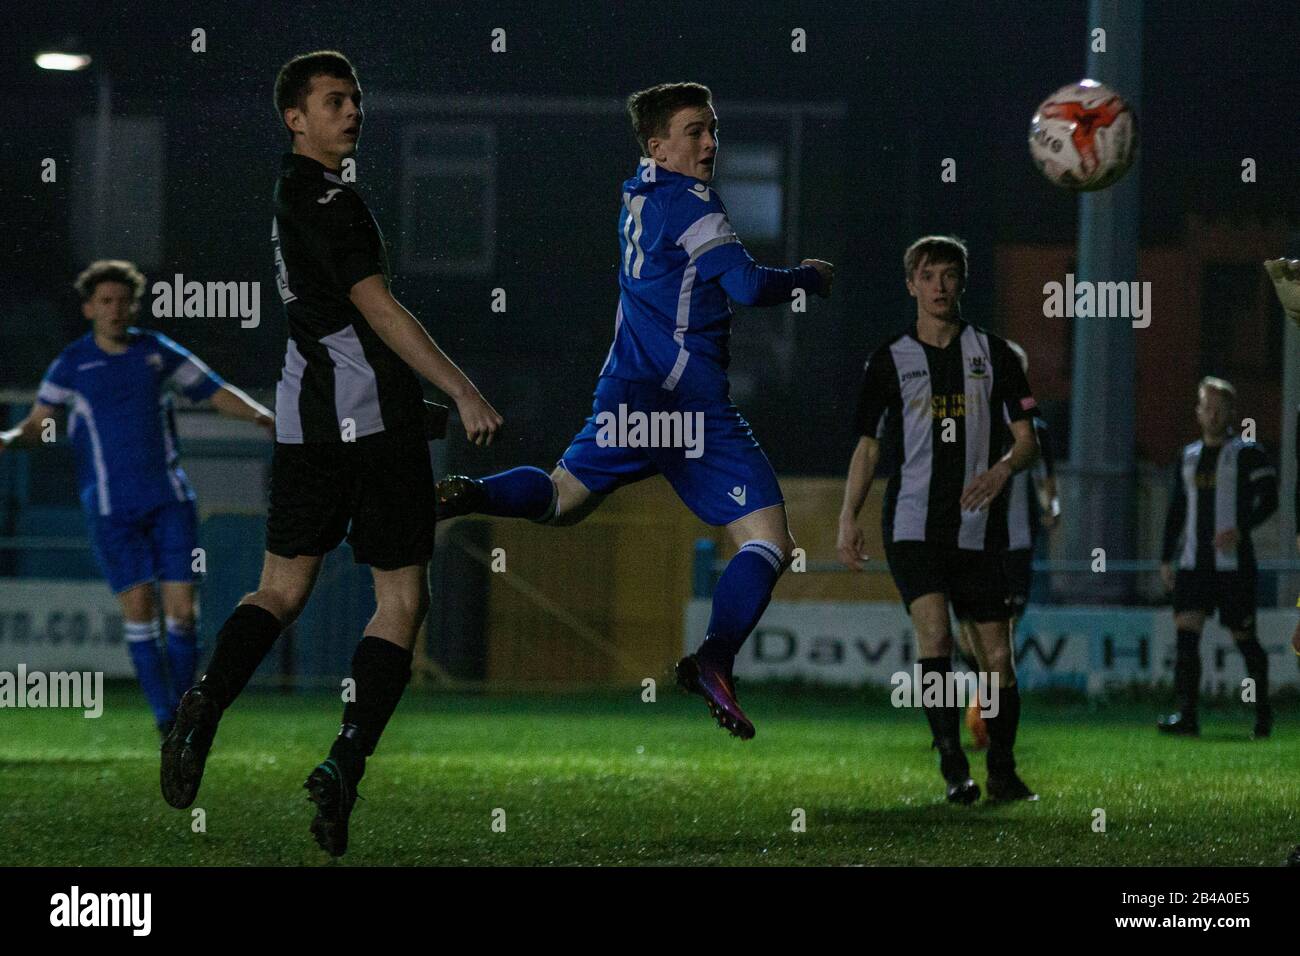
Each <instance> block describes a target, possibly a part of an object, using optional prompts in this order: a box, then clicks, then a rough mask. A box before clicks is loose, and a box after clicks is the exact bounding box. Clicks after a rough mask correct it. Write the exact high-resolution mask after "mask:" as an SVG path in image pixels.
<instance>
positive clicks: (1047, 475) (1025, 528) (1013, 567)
mask: <svg viewBox="0 0 1300 956" xmlns="http://www.w3.org/2000/svg"><path fill="white" fill-rule="evenodd" d="M1007 345H1008V347H1010V349H1011V351H1012V352H1014V353H1016V358H1018V359H1019V360H1020V367H1021V368H1022V369H1024V372H1025V375H1026V376H1028V375H1029V354H1028V353H1027V352H1025V350H1024V349H1023V348H1021V347H1020V345H1018V344H1017V343H1015V342H1012V341H1010V340H1008V341H1007ZM1032 421H1033V425H1034V435H1035V437H1036V438H1037V439H1038V461H1036V462H1034V465H1033V467H1032V468H1029V469H1027V470H1026V471H1020V472H1017V473H1016V474H1015V475H1013V476H1012V477H1011V483H1010V484H1009V485H1008V486H1007V496H1008V497H1007V553H1006V554H1005V555H1004V556H1003V566H1004V567H1005V569H1006V574H1007V588H1008V591H1009V593H1010V601H1011V639H1012V642H1013V645H1014V642H1015V637H1016V622H1017V621H1019V620H1020V618H1021V616H1022V615H1023V614H1024V613H1025V605H1027V604H1028V603H1029V587H1030V583H1031V581H1032V578H1033V564H1034V543H1035V542H1036V541H1037V540H1038V532H1039V530H1040V529H1041V530H1043V531H1051V530H1052V529H1053V528H1055V527H1056V526H1057V524H1059V523H1060V519H1061V500H1060V498H1059V497H1058V496H1057V494H1056V471H1055V468H1054V467H1053V457H1052V443H1051V439H1050V433H1049V432H1048V430H1047V422H1045V421H1043V419H1042V416H1040V415H1035V416H1034V417H1033V419H1032ZM960 623H961V629H960V630H959V631H958V633H957V641H958V644H959V645H960V650H961V653H962V656H963V657H964V658H967V659H968V660H971V661H975V662H976V666H978V661H979V658H978V657H976V655H975V651H974V648H975V643H976V637H975V634H974V630H975V625H974V624H973V623H972V622H971V621H962V622H960ZM981 709H982V706H981V704H980V702H979V701H978V700H972V701H971V702H970V706H969V707H968V708H967V709H966V728H967V729H968V730H969V731H970V732H971V741H972V743H971V749H972V750H983V749H984V748H985V747H987V746H988V744H989V732H988V726H987V724H986V723H985V721H984V717H983V716H982V715H981V714H980V711H981Z"/></svg>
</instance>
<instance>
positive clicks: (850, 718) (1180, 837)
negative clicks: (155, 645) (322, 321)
mask: <svg viewBox="0 0 1300 956" xmlns="http://www.w3.org/2000/svg"><path fill="white" fill-rule="evenodd" d="M741 692H742V695H743V697H744V700H745V704H746V707H747V710H748V712H749V714H750V716H751V717H752V718H753V720H754V722H755V724H756V726H757V727H758V736H757V737H756V739H754V740H753V741H750V742H747V743H741V742H740V741H737V740H734V739H732V738H730V737H728V736H727V735H725V734H724V733H723V732H722V731H721V730H718V729H717V728H715V727H714V726H713V724H712V722H711V720H710V719H709V718H708V716H707V713H706V711H705V707H704V704H703V702H702V701H700V700H698V699H696V698H688V697H685V696H683V695H680V694H679V693H677V692H676V691H675V689H670V688H668V687H667V686H665V685H663V684H661V686H660V695H659V700H658V702H657V703H642V701H641V697H640V689H639V688H635V689H631V690H628V691H626V692H624V693H619V694H601V695H594V696H593V695H590V694H584V695H578V696H549V697H542V696H528V697H520V696H512V697H488V696H461V695H454V696H453V695H445V694H438V695H431V694H426V693H419V692H410V693H408V695H407V697H406V699H405V700H404V701H403V702H402V705H401V707H400V708H399V709H398V712H397V715H396V716H395V718H394V719H393V722H392V724H390V726H389V729H388V732H387V733H386V735H385V737H384V740H383V742H382V744H381V745H380V749H379V752H378V754H377V755H376V756H375V758H374V759H372V760H371V762H370V768H369V771H368V773H367V775H366V779H365V780H364V781H363V783H362V785H361V794H362V797H363V799H362V800H361V802H360V803H359V804H358V806H357V810H356V812H355V813H354V815H353V818H352V819H353V828H352V846H351V849H350V850H349V851H348V854H347V856H346V857H344V858H343V859H342V861H340V862H341V863H342V865H445V864H449V865H465V864H470V865H479V864H492V865H502V864H506V865H511V864H513V865H534V864H567V865H574V864H576V865H594V864H601V865H619V864H623V865H627V864H659V865H664V864H696V865H700V864H704V865H711V864H731V865H754V864H760V865H761V864H778V865H805V864H883V865H899V864H905V865H1031V864H1037V865H1120V866H1127V865H1156V866H1169V865H1200V866H1204V865H1220V864H1236V865H1264V866H1276V865H1278V864H1280V863H1281V862H1282V861H1283V859H1284V858H1285V856H1286V853H1287V852H1288V850H1289V848H1290V847H1291V846H1293V845H1294V844H1296V843H1297V842H1300V800H1298V799H1297V794H1300V719H1297V718H1300V714H1298V713H1297V711H1296V708H1295V706H1294V705H1293V704H1292V705H1289V706H1285V707H1279V708H1278V726H1277V728H1276V730H1275V731H1274V738H1273V739H1272V740H1269V741H1263V742H1251V741H1250V740H1249V739H1248V734H1249V731H1250V727H1251V720H1252V718H1251V714H1250V712H1249V710H1248V709H1247V708H1246V707H1244V706H1238V707H1231V708H1224V709H1220V710H1209V711H1207V712H1206V713H1204V714H1203V715H1202V732H1203V736H1202V738H1201V739H1200V740H1183V739H1166V738H1163V737H1159V736H1157V734H1156V731H1155V729H1154V726H1153V721H1154V718H1155V716H1156V713H1157V711H1158V708H1157V707H1156V706H1154V705H1141V706H1139V705H1132V704H1130V705H1122V706H1111V707H1106V708H1103V709H1101V710H1089V709H1088V708H1087V707H1086V706H1085V705H1082V704H1062V703H1051V702H1049V701H1045V700H1042V699H1036V698H1035V697H1033V696H1030V697H1028V699H1027V700H1026V702H1025V719H1024V722H1023V724H1022V727H1021V731H1020V744H1019V746H1018V748H1017V750H1018V758H1019V762H1020V770H1021V773H1022V775H1023V776H1024V778H1025V780H1026V781H1027V782H1028V783H1029V784H1030V785H1031V786H1033V787H1034V788H1035V789H1036V790H1038V792H1039V793H1040V794H1041V795H1042V799H1041V800H1040V801H1039V802H1038V803H1033V804H1015V805H1002V806H992V805H987V804H984V803H983V802H981V803H980V804H977V805H976V806H973V807H953V806H948V805H947V804H946V803H944V802H943V800H942V797H941V785H942V782H941V780H940V778H939V775H938V770H937V757H935V755H934V754H933V753H932V752H930V751H928V750H927V745H928V743H929V739H928V731H927V728H926V724H925V720H924V718H923V716H922V715H921V714H920V713H919V712H917V711H913V710H902V711H899V710H894V709H893V708H891V707H890V706H889V705H888V697H887V692H886V691H880V690H877V691H874V692H871V693H870V694H868V693H867V692H865V691H863V692H856V693H847V692H834V691H819V692H816V693H814V692H811V691H803V692H791V691H788V690H787V691H774V690H766V689H762V688H755V687H752V686H751V687H749V688H748V689H746V688H744V687H742V688H741ZM340 712H341V711H340V704H339V702H338V698H337V696H324V695H300V696H292V697H287V696H278V695H272V694H268V693H256V692H250V693H248V694H246V695H245V696H244V697H243V698H242V699H241V700H240V701H239V702H238V703H237V704H236V705H235V707H234V708H233V709H232V710H231V711H230V713H229V714H227V716H226V718H225V720H224V721H223V722H222V727H221V731H220V733H219V734H218V736H217V742H216V745H215V747H214V748H213V752H212V755H211V758H210V759H209V761H208V768H207V773H206V775H205V778H204V782H203V788H202V790H201V791H200V793H199V798H198V800H197V801H196V803H195V807H194V808H191V810H189V811H178V810H172V809H171V808H169V807H168V806H166V805H165V804H164V803H163V801H162V797H161V796H160V794H159V790H158V753H157V739H156V735H155V734H154V733H153V730H152V723H151V721H150V719H149V715H148V713H147V711H146V708H145V705H144V702H143V700H142V699H141V697H140V694H139V692H138V691H137V690H135V689H134V688H133V687H131V688H128V687H115V688H112V689H110V690H109V691H108V695H107V702H106V706H105V711H104V715H103V717H101V718H99V719H97V720H86V719H84V718H82V717H81V715H80V712H72V711H51V710H44V711H41V710H6V711H3V712H0V728H3V731H4V733H3V735H0V833H3V834H5V838H4V839H3V840H0V865H5V866H24V865H43V866H52V865H93V866H110V865H126V866H148V865H170V866H204V865H270V866H278V865H320V864H323V863H326V862H327V859H328V858H327V857H326V856H325V855H324V854H323V853H322V852H321V851H320V850H318V849H317V847H316V846H315V844H314V843H313V842H312V839H311V837H310V834H309V833H308V829H307V828H308V823H309V822H310V820H311V817H312V811H311V808H310V806H309V804H308V803H307V800H306V796H305V793H304V791H303V790H302V782H303V780H304V779H305V778H306V776H307V773H308V771H309V770H310V769H311V768H312V767H313V766H314V765H315V763H316V762H317V761H318V760H319V759H320V758H321V757H323V756H324V754H325V752H326V750H327V749H328V746H329V743H330V741H331V739H332V738H333V735H334V733H335V732H336V730H337V726H338V722H339V715H340ZM972 766H973V769H974V775H975V778H976V780H977V781H978V782H979V783H980V784H981V786H983V783H984V758H983V756H982V755H974V754H973V755H972ZM196 808H201V809H202V810H203V811H204V817H205V819H204V820H203V823H204V825H205V827H206V832H195V829H196V823H195V818H194V815H193V810H194V809H196ZM497 809H501V810H504V811H505V814H504V821H505V831H504V832H496V831H495V830H494V829H493V819H494V811H495V810H497ZM1098 809H1100V810H1104V811H1105V832H1104V833H1100V832H1095V830H1094V820H1095V819H1097V815H1096V814H1095V812H1094V811H1096V810H1098ZM796 810H802V811H804V819H805V820H806V829H805V830H804V832H795V830H793V829H792V825H793V824H795V823H796V820H797V816H796V814H795V811H796ZM496 816H497V819H498V820H499V819H500V814H497V815H496Z"/></svg>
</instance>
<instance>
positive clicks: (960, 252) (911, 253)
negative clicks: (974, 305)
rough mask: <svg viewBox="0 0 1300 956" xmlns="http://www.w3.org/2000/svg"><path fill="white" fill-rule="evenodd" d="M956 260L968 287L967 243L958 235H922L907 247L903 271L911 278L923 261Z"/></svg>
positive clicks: (962, 280)
mask: <svg viewBox="0 0 1300 956" xmlns="http://www.w3.org/2000/svg"><path fill="white" fill-rule="evenodd" d="M925 262H929V263H933V264H935V265H938V264H939V263H946V262H955V263H956V264H957V268H958V270H959V271H960V272H961V285H962V288H963V289H964V288H966V279H967V277H968V274H969V273H968V264H967V261H966V243H964V242H962V241H961V240H960V239H958V238H957V237H956V236H922V237H921V238H920V239H918V240H916V242H914V243H912V244H911V245H910V246H908V247H907V251H906V252H904V253H903V271H904V272H905V273H906V274H907V278H908V279H909V280H910V279H911V278H912V276H913V275H915V274H916V270H917V269H919V268H920V267H921V264H922V263H925Z"/></svg>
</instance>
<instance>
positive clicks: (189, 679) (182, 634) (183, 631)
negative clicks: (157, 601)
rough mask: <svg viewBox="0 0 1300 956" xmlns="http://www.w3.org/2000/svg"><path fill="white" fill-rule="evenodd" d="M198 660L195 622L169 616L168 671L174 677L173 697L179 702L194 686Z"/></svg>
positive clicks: (197, 638) (197, 639) (197, 637)
mask: <svg viewBox="0 0 1300 956" xmlns="http://www.w3.org/2000/svg"><path fill="white" fill-rule="evenodd" d="M198 662H199V634H198V627H197V625H196V624H195V622H193V621H181V620H178V619H176V618H174V617H169V618H167V671H168V673H169V675H170V676H171V679H172V697H173V699H174V700H175V701H176V702H177V703H180V699H181V695H182V694H184V693H185V692H186V691H187V690H189V689H190V688H191V687H193V686H194V670H195V667H196V666H197V665H198Z"/></svg>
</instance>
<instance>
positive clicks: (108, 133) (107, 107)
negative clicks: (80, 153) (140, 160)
mask: <svg viewBox="0 0 1300 956" xmlns="http://www.w3.org/2000/svg"><path fill="white" fill-rule="evenodd" d="M66 46H67V47H68V49H67V50H45V51H42V52H40V53H37V54H36V57H35V60H36V65H37V66H38V67H40V68H41V69H42V70H54V71H57V72H64V73H69V72H73V73H75V72H81V71H83V70H88V69H90V66H91V64H92V63H93V62H94V60H93V58H92V57H91V56H90V54H88V53H74V52H68V50H73V49H75V48H76V47H77V46H78V44H77V43H75V42H69V43H67V44H66ZM95 81H96V97H95V99H96V113H95V171H94V177H95V178H94V182H93V196H94V199H93V206H94V208H93V209H92V210H91V229H90V235H91V240H92V242H93V246H92V249H93V250H94V251H93V253H92V254H93V255H96V256H98V255H101V254H102V250H103V248H104V242H105V231H106V226H107V218H108V217H107V215H106V211H105V210H106V207H107V205H108V162H109V156H110V147H109V143H110V139H111V137H112V132H113V82H112V79H111V78H110V77H109V75H108V70H106V69H104V67H103V66H102V65H101V66H98V67H97V68H96V70H95Z"/></svg>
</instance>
